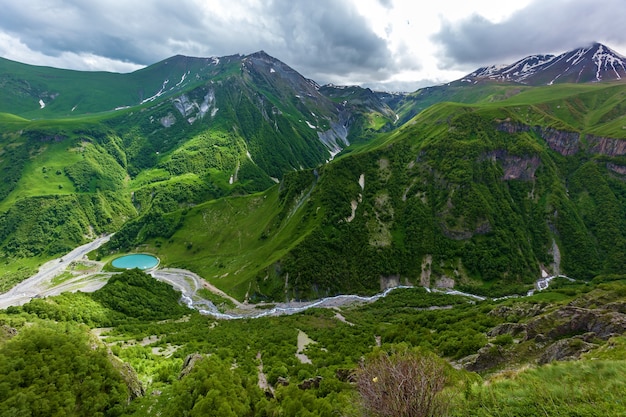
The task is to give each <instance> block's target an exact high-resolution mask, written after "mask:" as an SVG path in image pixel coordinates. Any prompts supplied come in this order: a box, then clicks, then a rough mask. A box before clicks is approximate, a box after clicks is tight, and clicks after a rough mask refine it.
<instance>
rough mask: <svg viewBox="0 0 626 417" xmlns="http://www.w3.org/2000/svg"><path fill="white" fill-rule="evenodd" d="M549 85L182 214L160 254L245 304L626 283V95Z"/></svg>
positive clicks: (435, 110)
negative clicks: (407, 287)
mask: <svg viewBox="0 0 626 417" xmlns="http://www.w3.org/2000/svg"><path fill="white" fill-rule="evenodd" d="M550 88H551V87H546V89H544V90H542V89H537V90H534V91H533V92H528V94H526V95H522V94H520V95H519V96H516V97H515V98H511V99H510V101H503V102H501V103H500V104H498V105H496V104H485V105H480V106H467V105H460V104H451V103H448V104H439V105H435V106H432V107H431V108H429V109H428V110H426V111H424V112H422V113H421V114H420V115H419V116H417V117H416V118H414V119H413V120H411V122H409V123H407V124H406V125H405V126H403V127H402V128H400V129H397V130H396V131H394V132H392V133H389V134H388V135H387V136H386V137H384V138H381V139H379V140H377V141H374V142H372V143H371V144H370V145H367V146H362V147H361V148H359V149H360V150H358V151H353V152H351V153H348V154H346V155H345V156H344V157H340V158H338V159H337V160H335V161H333V162H332V163H330V164H327V165H324V166H322V167H320V168H318V169H317V170H315V171H311V170H308V171H307V170H305V171H300V172H297V173H292V174H289V175H287V176H286V177H285V179H284V180H283V182H282V183H281V184H280V186H277V189H273V190H271V191H270V192H268V193H265V194H261V195H258V196H254V197H247V198H245V199H242V200H237V202H235V200H232V199H226V200H224V201H223V202H221V203H219V205H220V208H218V206H217V205H211V206H202V207H201V206H198V207H196V208H194V209H192V210H191V211H188V212H183V211H179V212H176V213H173V214H172V215H171V216H172V218H174V217H175V218H176V222H175V223H176V225H177V226H176V227H178V228H179V229H178V230H176V231H175V232H173V233H172V234H171V235H169V234H168V235H165V236H162V238H156V240H148V242H149V243H150V245H151V250H154V251H156V252H157V253H159V254H160V256H163V257H164V258H165V259H168V261H169V262H171V263H172V265H178V266H185V267H189V268H190V269H193V270H195V271H197V272H199V273H201V275H202V276H204V277H206V278H207V279H210V280H212V281H213V282H214V283H215V284H216V285H218V286H220V287H221V288H223V289H225V290H227V291H232V292H233V294H235V295H236V296H238V297H239V298H242V299H243V297H244V295H245V294H248V296H249V297H251V298H255V299H264V298H269V299H277V300H284V299H285V298H287V299H290V298H317V297H321V296H325V295H332V294H337V293H343V292H358V293H370V292H376V291H379V290H380V289H381V287H385V286H386V285H392V284H394V283H404V282H410V283H413V284H422V285H426V286H435V287H436V286H444V287H446V286H451V285H454V286H455V287H456V288H461V289H466V290H471V291H473V292H482V293H485V294H491V295H504V294H509V293H512V292H517V293H525V292H526V291H527V290H528V289H530V288H531V287H532V283H533V282H534V281H535V280H536V279H537V278H539V277H540V276H541V275H542V274H549V275H552V274H559V273H564V274H567V275H570V276H572V277H574V278H577V279H588V278H591V277H593V276H594V275H596V274H599V273H619V272H620V271H622V270H623V269H624V267H626V258H625V257H624V253H626V251H625V249H626V221H625V219H626V200H625V198H626V182H625V179H626V178H625V173H626V160H625V159H624V155H625V154H626V149H625V148H624V144H625V143H626V141H625V140H624V139H621V138H620V136H618V135H617V133H621V132H617V131H616V130H615V129H612V128H611V127H610V126H611V123H613V118H618V119H619V116H618V114H619V108H620V105H621V103H622V101H621V100H620V97H621V96H622V95H623V94H624V91H626V90H625V86H624V85H597V86H589V87H588V86H585V87H584V88H583V87H581V88H578V87H572V88H571V89H568V88H567V87H566V86H563V87H559V89H560V90H559V91H561V92H562V94H552V91H551V90H550V91H549V89H550ZM546 97H549V98H550V99H551V100H549V101H544V100H546ZM577 106H578V107H577ZM601 133H602V134H607V135H608V134H610V135H611V136H599V134H601ZM621 137H624V136H623V134H622V136H621ZM234 207H239V208H238V209H235V208H234ZM226 213H228V214H226ZM207 219H212V220H211V221H208V220H207ZM244 219H245V220H244ZM250 219H254V221H253V223H254V224H255V227H254V228H253V229H252V230H250V229H249V224H248V222H249V221H250ZM142 227H143V228H144V230H147V229H149V228H150V226H149V225H148V224H145V225H143V226H142ZM137 228H138V229H139V226H137ZM127 230H128V229H126V228H125V229H123V230H122V232H120V235H119V236H120V239H121V237H122V236H126V231H127ZM129 234H130V235H133V233H129ZM133 236H141V234H134V235H133ZM137 239H138V240H132V239H131V240H130V241H131V242H132V245H137V244H139V243H140V242H143V241H144V239H142V238H137ZM115 242H116V241H115V239H114V240H113V241H112V245H113V247H116V245H118V244H116V243H115ZM183 242H186V243H187V245H188V246H187V249H184V250H182V248H181V246H183ZM132 245H131V246H123V245H118V246H119V247H120V248H124V249H128V248H129V247H132Z"/></svg>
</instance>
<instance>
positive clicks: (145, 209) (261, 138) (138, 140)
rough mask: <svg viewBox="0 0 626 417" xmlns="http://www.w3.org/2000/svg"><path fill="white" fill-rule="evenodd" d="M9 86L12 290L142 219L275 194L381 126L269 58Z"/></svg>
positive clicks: (1, 162) (21, 76) (174, 60)
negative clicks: (289, 179) (294, 174)
mask: <svg viewBox="0 0 626 417" xmlns="http://www.w3.org/2000/svg"><path fill="white" fill-rule="evenodd" d="M0 85H1V87H2V88H0V155H1V156H0V172H1V175H2V178H3V181H2V182H1V183H0V213H1V214H0V259H2V261H3V262H4V263H5V265H7V267H6V268H3V270H2V271H0V281H1V282H2V285H0V288H8V286H9V285H11V283H14V282H16V281H19V280H20V279H22V278H23V277H25V276H27V275H28V274H30V273H32V271H33V268H34V267H36V266H37V264H38V263H40V262H42V261H43V260H45V259H47V258H48V257H50V256H53V255H56V254H61V253H63V252H64V251H67V250H68V249H70V248H71V247H74V246H76V245H77V244H80V243H81V242H84V241H85V239H88V238H90V237H93V236H95V235H98V234H101V233H105V232H114V231H116V230H118V229H119V228H120V227H121V226H122V224H124V223H126V222H127V221H128V220H130V219H134V218H138V217H143V216H148V217H149V218H151V219H153V220H154V221H155V222H158V221H160V219H161V216H162V214H163V213H170V212H172V211H175V210H177V209H183V208H186V207H190V206H193V205H195V204H198V203H201V202H204V201H206V200H211V199H214V198H217V197H221V196H225V195H237V194H248V193H251V192H257V191H261V190H264V189H267V188H268V187H271V186H272V185H273V184H275V183H276V182H279V181H280V180H281V179H282V178H283V176H284V174H285V173H286V172H290V171H293V170H300V169H305V168H311V167H315V166H317V165H319V164H321V163H324V162H326V161H328V160H330V159H332V158H333V157H334V156H335V155H336V154H338V153H339V152H340V151H341V150H342V149H343V148H345V147H346V146H347V145H348V144H349V140H350V139H349V138H350V137H352V136H354V137H359V136H360V133H359V132H360V131H362V130H366V129H370V127H369V125H370V123H374V122H376V123H378V119H377V120H375V121H374V120H373V118H369V117H367V116H364V115H362V114H361V113H362V112H364V111H369V110H367V109H364V108H358V107H357V106H351V105H349V104H345V103H341V102H337V101H334V100H332V99H330V98H328V97H326V96H324V95H323V94H322V93H321V92H320V87H319V86H318V85H317V84H316V83H315V82H314V81H312V80H309V79H306V78H305V77H303V76H302V75H300V74H299V73H297V72H296V71H295V70H293V69H292V68H290V67H289V66H288V65H286V64H285V63H283V62H281V61H279V60H277V59H275V58H273V57H271V56H269V55H267V54H266V53H264V52H262V51H261V52H257V53H254V54H250V55H246V56H243V55H232V56H226V57H219V58H217V57H214V58H192V57H185V56H174V57H171V58H168V59H166V60H163V61H161V62H158V63H156V64H154V65H151V66H149V67H146V68H144V69H141V70H139V71H136V72H133V73H130V74H113V73H104V72H81V71H69V70H60V69H55V68H47V67H37V66H31V65H26V64H21V63H17V62H13V61H9V60H0ZM370 119H372V121H371V122H370V121H368V120H370ZM356 120H361V121H362V122H359V123H355V121H356ZM374 129H375V128H374ZM370 130H371V129H370ZM155 219H156V220H155ZM155 227H157V226H155ZM158 228H160V230H161V233H162V230H167V226H165V225H163V224H160V225H159V226H158ZM154 233H157V232H156V231H152V232H145V234H142V235H141V236H143V237H146V236H150V235H152V234H154Z"/></svg>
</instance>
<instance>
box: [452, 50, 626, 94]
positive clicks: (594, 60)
mask: <svg viewBox="0 0 626 417" xmlns="http://www.w3.org/2000/svg"><path fill="white" fill-rule="evenodd" d="M622 79H626V58H625V57H624V56H622V55H620V54H618V53H617V52H615V51H613V50H612V49H610V48H608V47H607V46H605V45H602V44H600V43H593V44H592V45H590V46H587V47H583V48H577V49H574V50H572V51H569V52H565V53H562V54H561V55H556V56H555V55H531V56H527V57H526V58H523V59H520V60H519V61H517V62H515V63H513V64H509V65H491V66H488V67H482V68H479V69H477V70H476V71H474V72H472V73H471V74H468V75H466V76H465V77H463V78H462V79H461V80H460V81H461V82H467V83H478V82H480V81H483V80H494V81H500V82H505V81H510V82H516V83H521V84H527V85H535V86H536V85H552V84H558V83H588V82H600V81H614V80H622Z"/></svg>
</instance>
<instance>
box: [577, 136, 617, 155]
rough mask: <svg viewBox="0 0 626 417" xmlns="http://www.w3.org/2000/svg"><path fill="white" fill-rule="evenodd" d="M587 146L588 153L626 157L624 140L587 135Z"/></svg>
mask: <svg viewBox="0 0 626 417" xmlns="http://www.w3.org/2000/svg"><path fill="white" fill-rule="evenodd" d="M585 139H586V140H587V143H588V144H589V148H588V150H589V152H591V153H596V154H601V155H607V156H620V155H626V140H624V139H614V138H606V137H601V136H594V135H587V136H586V137H585Z"/></svg>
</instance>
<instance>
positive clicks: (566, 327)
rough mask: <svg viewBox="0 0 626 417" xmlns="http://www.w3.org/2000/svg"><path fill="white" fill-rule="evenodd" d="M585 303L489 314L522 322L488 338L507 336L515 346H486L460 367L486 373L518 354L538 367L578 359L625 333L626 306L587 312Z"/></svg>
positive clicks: (500, 328)
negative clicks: (529, 356)
mask: <svg viewBox="0 0 626 417" xmlns="http://www.w3.org/2000/svg"><path fill="white" fill-rule="evenodd" d="M590 305H591V304H590V303H589V302H586V301H585V299H582V300H579V301H578V302H573V303H570V305H566V306H561V307H559V308H557V309H554V310H551V309H550V308H549V307H548V306H546V307H542V306H540V305H539V304H532V305H528V306H526V307H527V308H525V306H524V305H523V304H520V305H518V306H516V308H511V307H507V306H500V307H498V308H496V309H494V310H493V311H492V312H491V313H490V314H492V315H494V316H497V317H506V318H513V319H516V320H519V321H521V322H509V323H502V324H500V325H498V326H496V327H494V328H493V329H491V330H490V331H489V332H487V336H488V337H490V338H497V337H498V336H502V335H510V336H511V337H512V338H513V339H515V340H516V342H515V343H514V344H513V345H510V346H508V347H504V346H499V345H497V344H493V343H488V344H487V345H485V346H484V347H483V348H481V349H480V350H479V351H478V353H477V354H476V355H472V356H471V357H468V358H466V359H465V360H464V361H463V364H464V365H463V366H464V367H465V368H466V369H468V370H470V371H477V372H482V371H489V370H491V369H494V368H496V367H497V366H499V365H501V364H503V363H508V362H511V361H515V357H516V355H518V354H519V353H520V352H525V354H528V352H532V353H531V355H532V357H534V360H535V361H536V362H537V363H539V364H544V363H549V362H551V361H555V360H572V359H577V358H579V357H580V355H581V354H582V353H584V352H587V351H589V350H591V349H593V348H595V347H597V343H598V341H599V340H608V339H609V338H611V337H613V336H618V335H622V334H624V332H626V314H625V313H626V303H624V302H614V303H608V304H606V305H605V306H604V307H602V308H589V306H590Z"/></svg>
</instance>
